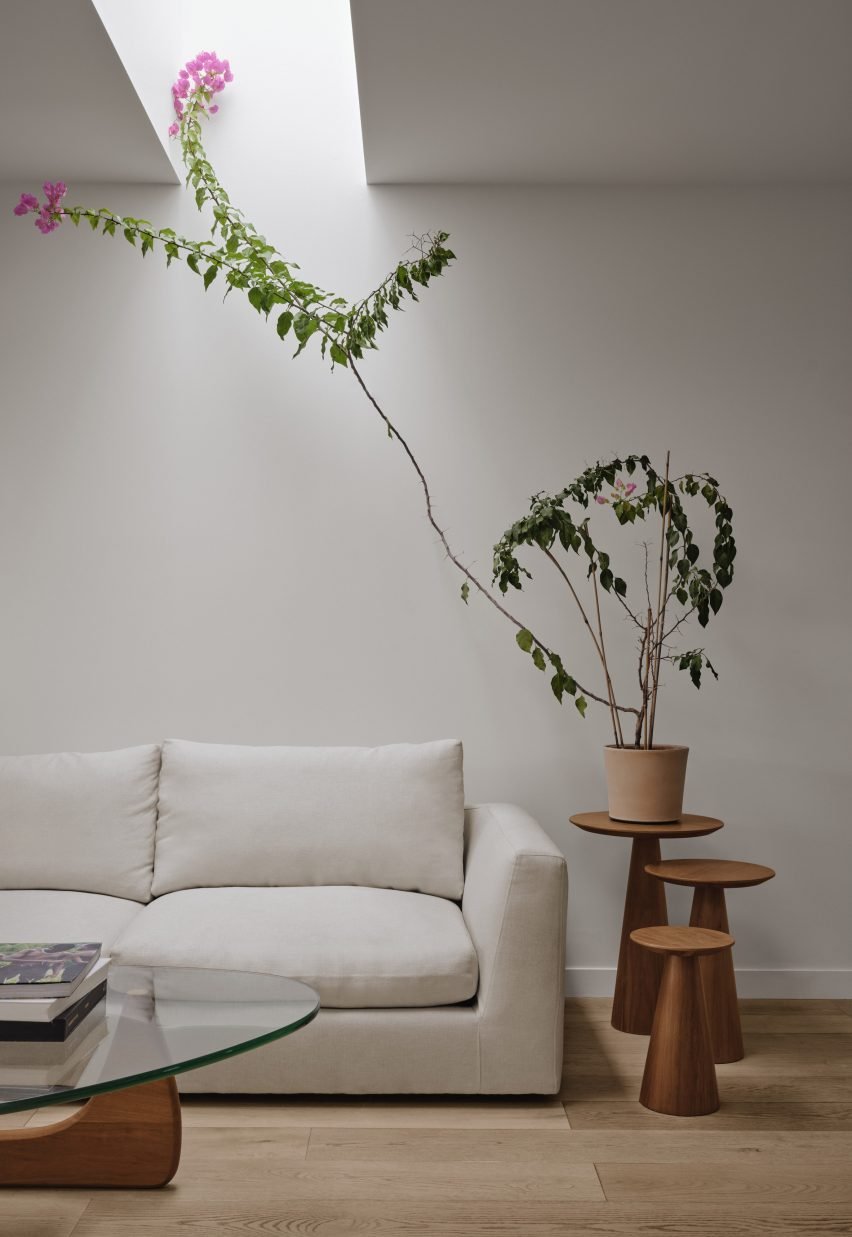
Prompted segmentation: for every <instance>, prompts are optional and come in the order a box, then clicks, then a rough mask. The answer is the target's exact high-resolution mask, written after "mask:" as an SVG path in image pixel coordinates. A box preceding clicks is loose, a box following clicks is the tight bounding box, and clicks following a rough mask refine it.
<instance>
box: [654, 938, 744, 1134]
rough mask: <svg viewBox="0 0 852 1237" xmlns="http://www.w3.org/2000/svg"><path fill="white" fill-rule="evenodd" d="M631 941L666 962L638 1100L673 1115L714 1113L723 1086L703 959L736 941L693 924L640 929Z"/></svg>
mask: <svg viewBox="0 0 852 1237" xmlns="http://www.w3.org/2000/svg"><path fill="white" fill-rule="evenodd" d="M630 939H631V940H632V941H633V943H634V944H635V945H639V946H640V948H642V949H649V950H650V951H651V953H654V954H663V955H664V957H665V960H666V961H665V966H664V968H663V980H662V983H661V984H660V995H659V997H658V999H657V1009H656V1012H655V1013H654V1025H653V1026H652V1027H651V1042H650V1044H649V1045H648V1056H647V1058H646V1060H645V1073H644V1074H643V1076H642V1090H641V1091H640V1093H639V1102H640V1104H643V1105H644V1106H645V1108H650V1109H652V1111H654V1112H665V1113H669V1114H670V1115H671V1116H673V1117H700V1116H703V1115H704V1114H705V1113H708V1112H715V1111H716V1109H717V1108H718V1107H719V1089H718V1087H717V1085H716V1069H715V1067H714V1065H713V1049H712V1046H711V1042H710V1028H709V1027H708V1025H707V1012H706V1010H705V1008H704V992H703V989H702V986H701V975H700V973H699V970H698V959H699V958H700V957H707V956H711V955H713V954H718V953H721V952H722V951H723V950H728V951H729V952H730V949H731V946H732V945H733V943H734V939H733V937H732V936H729V935H728V934H727V932H713V931H711V930H710V929H708V928H688V927H660V928H637V929H636V931H635V932H631V934H630Z"/></svg>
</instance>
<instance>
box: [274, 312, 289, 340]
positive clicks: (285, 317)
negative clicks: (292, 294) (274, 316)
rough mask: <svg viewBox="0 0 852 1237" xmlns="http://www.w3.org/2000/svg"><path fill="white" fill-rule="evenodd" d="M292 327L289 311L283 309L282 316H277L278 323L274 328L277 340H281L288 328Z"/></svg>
mask: <svg viewBox="0 0 852 1237" xmlns="http://www.w3.org/2000/svg"><path fill="white" fill-rule="evenodd" d="M292 325H293V315H292V314H291V313H290V310H289V309H285V310H284V313H283V314H279V315H278V323H277V325H276V327H275V329H276V331H277V332H278V338H279V339H283V338H284V336H285V335H286V334H287V332H288V331H289V330H290V327H291V326H292Z"/></svg>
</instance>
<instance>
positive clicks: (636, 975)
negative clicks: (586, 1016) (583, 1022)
mask: <svg viewBox="0 0 852 1237" xmlns="http://www.w3.org/2000/svg"><path fill="white" fill-rule="evenodd" d="M659 862H660V839H659V838H656V837H653V838H652V837H635V838H634V839H633V849H632V851H631V853H630V872H629V874H628V877H627V894H626V896H625V899H624V919H623V921H622V924H621V946H620V948H619V951H618V970H617V971H616V975H615V994H614V996H613V999H612V1025H613V1026H614V1027H615V1029H616V1031H627V1032H628V1033H629V1034H631V1035H650V1034H651V1026H652V1024H653V1021H654V1010H655V1009H656V1005H657V995H658V993H659V991H660V981H661V980H662V977H663V961H664V960H663V958H661V957H660V956H659V954H654V953H650V952H649V951H648V950H647V949H640V948H639V946H638V945H636V944H634V942H633V941H631V939H630V933H631V932H632V931H633V930H634V928H650V927H654V926H656V925H658V924H667V923H668V922H669V919H668V912H667V910H666V891H665V887H664V885H663V884H662V882H661V881H658V880H654V878H653V877H651V876H648V874H647V873H646V871H645V865H646V864H648V863H659Z"/></svg>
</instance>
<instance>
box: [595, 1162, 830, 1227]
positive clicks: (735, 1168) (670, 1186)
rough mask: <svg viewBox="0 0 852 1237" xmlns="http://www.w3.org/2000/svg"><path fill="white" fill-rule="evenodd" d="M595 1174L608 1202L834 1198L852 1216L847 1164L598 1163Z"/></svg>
mask: <svg viewBox="0 0 852 1237" xmlns="http://www.w3.org/2000/svg"><path fill="white" fill-rule="evenodd" d="M597 1171H598V1176H599V1177H600V1182H601V1185H602V1186H603V1189H604V1194H605V1195H606V1198H607V1201H608V1202H617V1203H628V1202H634V1201H635V1202H637V1203H639V1202H641V1203H645V1204H649V1203H657V1204H663V1205H666V1206H668V1207H670V1208H672V1209H673V1210H674V1209H676V1208H677V1206H678V1205H679V1204H680V1203H712V1202H713V1200H714V1199H724V1201H725V1203H726V1204H727V1205H728V1206H730V1205H731V1204H732V1203H734V1202H741V1203H742V1204H743V1205H744V1206H748V1207H760V1206H761V1205H763V1204H766V1203H771V1204H774V1205H777V1204H779V1203H787V1202H789V1203H790V1204H791V1205H795V1204H799V1205H804V1204H811V1203H813V1204H816V1205H820V1204H823V1203H838V1204H841V1205H845V1206H848V1207H849V1209H850V1216H852V1174H850V1172H849V1166H848V1164H843V1163H840V1164H810V1163H808V1164H801V1165H797V1164H791V1163H788V1162H787V1161H784V1162H783V1163H777V1164H766V1163H764V1162H762V1161H760V1162H754V1161H749V1163H748V1164H742V1163H741V1164H707V1163H705V1164H700V1163H694V1162H690V1163H689V1165H688V1166H684V1165H683V1164H680V1165H679V1164H646V1163H632V1164H611V1163H606V1164H603V1163H602V1164H599V1165H598V1166H597Z"/></svg>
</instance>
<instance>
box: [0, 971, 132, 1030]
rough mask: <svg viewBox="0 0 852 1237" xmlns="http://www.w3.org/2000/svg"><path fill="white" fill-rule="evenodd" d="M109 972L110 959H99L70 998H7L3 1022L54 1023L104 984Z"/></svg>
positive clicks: (1, 1006)
mask: <svg viewBox="0 0 852 1237" xmlns="http://www.w3.org/2000/svg"><path fill="white" fill-rule="evenodd" d="M108 970H109V958H99V959H98V961H97V962H96V963H95V965H94V966H93V967H92V969H91V970H90V971H89V973H88V975H87V976H86V978H85V979H83V980H81V981H80V983H79V984H78V985H77V987H76V988H75V989H74V991H73V992H72V993H71V995H70V996H64V997H54V999H53V1000H42V999H40V998H38V997H19V998H18V999H17V1000H16V999H13V998H7V999H6V1000H5V1001H0V1021H2V1022H52V1021H53V1019H54V1018H58V1017H59V1015H60V1014H62V1013H64V1012H65V1010H66V1009H68V1008H69V1007H70V1006H71V1005H73V1004H74V1003H75V1002H76V1001H79V1000H80V998H81V997H84V996H85V995H86V993H87V992H91V990H92V988H96V987H97V985H98V984H101V983H103V981H104V980H105V979H106V977H107V971H108Z"/></svg>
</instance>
